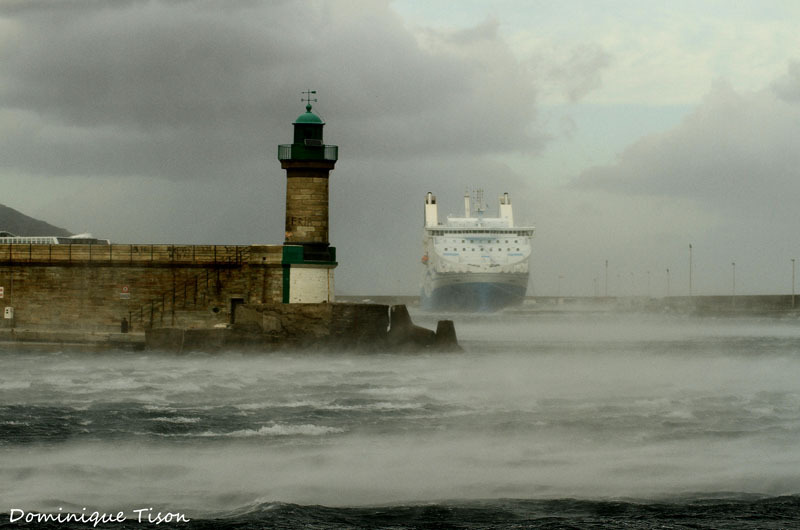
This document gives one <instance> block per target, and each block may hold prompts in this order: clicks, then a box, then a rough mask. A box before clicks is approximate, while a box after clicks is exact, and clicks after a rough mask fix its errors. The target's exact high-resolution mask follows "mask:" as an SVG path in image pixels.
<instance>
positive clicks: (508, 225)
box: [422, 190, 535, 310]
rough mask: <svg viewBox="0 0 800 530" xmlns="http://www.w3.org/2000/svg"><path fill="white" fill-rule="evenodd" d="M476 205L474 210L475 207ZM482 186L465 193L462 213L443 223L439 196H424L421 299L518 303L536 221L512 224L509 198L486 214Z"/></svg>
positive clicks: (462, 304) (471, 304) (445, 304)
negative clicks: (493, 212) (494, 214)
mask: <svg viewBox="0 0 800 530" xmlns="http://www.w3.org/2000/svg"><path fill="white" fill-rule="evenodd" d="M473 207H474V211H473ZM485 212H486V206H485V205H484V203H483V191H482V190H478V191H477V192H476V193H475V198H474V205H473V201H472V200H471V197H470V195H469V194H468V193H467V194H465V196H464V217H450V216H448V217H447V221H446V223H444V224H441V223H439V213H438V205H437V203H436V196H434V195H433V193H430V192H428V194H427V195H426V196H425V233H424V241H423V242H424V249H425V253H424V255H423V257H422V262H423V264H424V265H425V276H424V279H423V285H422V302H423V304H424V305H425V306H427V307H430V308H449V309H467V310H475V309H478V310H480V309H490V310H491V309H499V308H501V307H504V306H507V305H511V304H514V303H519V302H521V301H522V299H523V298H524V296H525V292H526V290H527V286H528V259H529V258H530V255H531V239H532V238H533V233H534V230H535V229H534V227H532V226H520V227H518V226H514V214H513V211H512V207H511V199H510V198H509V195H508V193H504V194H503V195H502V196H501V197H499V200H498V216H497V217H486V216H485V215H484V214H485Z"/></svg>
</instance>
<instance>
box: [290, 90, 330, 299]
mask: <svg viewBox="0 0 800 530" xmlns="http://www.w3.org/2000/svg"><path fill="white" fill-rule="evenodd" d="M304 94H305V96H306V97H305V98H303V101H306V102H307V103H308V104H307V105H306V112H304V113H303V114H301V115H300V116H299V117H298V118H297V119H296V120H295V121H294V141H293V142H292V143H291V144H285V145H280V146H278V159H279V160H280V161H281V168H283V169H285V170H286V236H285V240H284V249H283V265H284V289H283V292H284V294H283V301H284V302H285V303H315V302H332V301H333V269H334V268H335V267H336V249H335V248H334V247H332V246H330V242H329V241H328V237H329V236H328V189H329V188H328V181H329V179H328V177H329V174H330V172H331V170H332V169H333V167H334V166H335V165H336V160H337V159H338V157H339V153H338V151H339V148H338V146H335V145H325V143H324V141H323V139H322V128H323V127H324V126H325V122H323V121H322V119H320V117H319V116H317V115H316V114H314V113H313V112H312V111H311V103H312V102H316V101H317V100H316V99H312V97H311V96H312V95H314V94H316V91H315V90H307V91H305V92H304Z"/></svg>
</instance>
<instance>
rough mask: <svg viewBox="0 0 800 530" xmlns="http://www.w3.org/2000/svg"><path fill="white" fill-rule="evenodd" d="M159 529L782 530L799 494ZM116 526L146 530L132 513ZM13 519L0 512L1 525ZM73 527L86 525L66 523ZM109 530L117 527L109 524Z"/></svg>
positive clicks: (323, 510) (409, 507)
mask: <svg viewBox="0 0 800 530" xmlns="http://www.w3.org/2000/svg"><path fill="white" fill-rule="evenodd" d="M184 515H185V517H186V518H187V519H190V521H189V522H182V523H180V524H175V525H168V524H163V523H162V524H160V525H159V526H158V527H159V528H184V529H211V528H214V529H220V530H226V529H240V530H241V529H263V528H285V529H289V528H314V529H320V530H323V529H325V530H327V529H341V528H353V529H393V530H406V529H419V528H460V529H483V528H491V529H495V530H505V529H509V530H510V529H520V528H529V529H548V530H552V529H557V528H558V529H561V528H568V529H586V528H596V529H605V528H626V529H632V530H650V529H652V528H675V529H680V528H693V529H697V530H712V529H713V530H752V529H753V528H759V529H763V530H778V529H788V528H797V527H798V525H800V497H798V496H781V497H758V496H752V495H736V496H731V494H724V495H719V496H714V497H693V498H685V499H681V500H663V501H659V502H653V501H636V500H578V499H550V500H527V499H490V500H464V501H458V500H454V501H445V502H441V501H440V502H423V503H408V504H393V505H377V506H366V507H329V506H320V505H300V504H290V503H282V502H256V503H252V504H249V505H245V506H242V507H240V508H237V509H233V510H230V511H227V512H222V513H219V514H216V515H212V516H205V517H201V518H198V517H193V516H192V514H184ZM126 517H127V520H126V521H125V522H124V523H115V524H114V525H113V528H121V529H123V530H129V529H133V528H141V527H142V525H141V524H140V523H138V522H137V521H136V519H135V517H134V514H132V513H127V514H126ZM7 521H9V514H0V528H18V526H16V525H12V524H10V523H9V524H5V523H6V522H7ZM58 528H63V529H67V530H73V529H79V528H80V529H82V528H86V525H79V524H75V523H68V524H62V525H58ZM109 528H111V526H109Z"/></svg>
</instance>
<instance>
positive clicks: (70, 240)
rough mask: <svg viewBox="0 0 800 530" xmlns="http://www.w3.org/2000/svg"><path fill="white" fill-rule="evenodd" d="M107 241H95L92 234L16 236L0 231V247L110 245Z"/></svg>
mask: <svg viewBox="0 0 800 530" xmlns="http://www.w3.org/2000/svg"><path fill="white" fill-rule="evenodd" d="M110 244H111V242H110V241H109V240H108V239H97V238H96V237H93V236H92V234H77V235H74V236H69V237H62V236H16V235H14V234H12V233H11V232H3V231H0V245H110Z"/></svg>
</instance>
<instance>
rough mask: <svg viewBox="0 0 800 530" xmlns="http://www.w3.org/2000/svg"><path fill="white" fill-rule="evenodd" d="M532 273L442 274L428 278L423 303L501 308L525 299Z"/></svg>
mask: <svg viewBox="0 0 800 530" xmlns="http://www.w3.org/2000/svg"><path fill="white" fill-rule="evenodd" d="M527 286H528V274H527V273H525V274H447V275H444V274H440V275H436V276H435V277H434V276H429V277H427V278H426V281H425V283H424V284H423V289H422V298H421V304H422V307H423V308H424V309H427V310H431V311H498V310H500V309H503V308H504V307H508V306H513V305H519V304H521V303H522V301H523V300H524V299H525V293H526V291H527Z"/></svg>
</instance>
